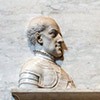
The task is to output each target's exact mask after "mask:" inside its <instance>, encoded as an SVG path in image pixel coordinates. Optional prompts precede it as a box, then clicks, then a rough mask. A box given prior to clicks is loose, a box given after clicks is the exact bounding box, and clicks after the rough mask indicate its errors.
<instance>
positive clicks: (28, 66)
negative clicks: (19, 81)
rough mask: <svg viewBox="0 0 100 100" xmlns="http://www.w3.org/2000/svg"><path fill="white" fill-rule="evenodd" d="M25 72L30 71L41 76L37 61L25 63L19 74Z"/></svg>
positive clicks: (32, 60)
mask: <svg viewBox="0 0 100 100" xmlns="http://www.w3.org/2000/svg"><path fill="white" fill-rule="evenodd" d="M25 71H30V72H33V73H36V74H38V75H40V74H42V68H41V67H40V66H39V59H36V58H34V59H31V60H29V61H28V62H26V63H25V64H24V65H23V66H22V69H21V73H22V72H25Z"/></svg>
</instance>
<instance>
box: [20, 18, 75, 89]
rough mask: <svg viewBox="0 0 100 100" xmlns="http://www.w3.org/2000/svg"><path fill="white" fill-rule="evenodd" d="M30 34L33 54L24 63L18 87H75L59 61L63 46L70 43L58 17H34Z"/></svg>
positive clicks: (29, 38)
mask: <svg viewBox="0 0 100 100" xmlns="http://www.w3.org/2000/svg"><path fill="white" fill-rule="evenodd" d="M27 36H28V40H29V43H30V47H31V49H32V51H33V54H34V55H33V59H31V60H30V61H28V62H26V63H25V64H24V66H23V67H22V70H21V72H20V75H19V76H20V79H19V87H20V88H25V89H32V88H40V89H52V90H59V89H60V90H62V89H63V90H65V89H68V88H74V87H75V84H74V82H73V80H72V79H71V78H70V77H69V75H68V74H67V73H66V72H65V71H64V70H63V69H62V68H61V66H59V65H58V64H57V63H56V61H57V60H63V59H64V57H63V54H64V49H65V50H66V49H67V47H66V45H65V44H64V41H63V38H62V35H61V32H60V29H59V26H58V25H57V23H56V22H55V20H54V19H52V18H50V17H36V18H33V19H32V20H31V21H30V23H29V26H28V31H27Z"/></svg>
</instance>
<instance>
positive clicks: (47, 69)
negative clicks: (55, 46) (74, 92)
mask: <svg viewBox="0 0 100 100" xmlns="http://www.w3.org/2000/svg"><path fill="white" fill-rule="evenodd" d="M34 61H35V62H34ZM27 71H29V72H30V73H31V75H33V76H34V77H33V76H32V77H33V80H35V81H33V82H34V83H33V85H37V86H38V87H41V88H52V89H66V88H67V85H68V82H69V81H71V80H70V78H69V77H68V76H66V75H67V74H66V73H65V72H64V71H63V70H62V69H61V68H60V67H59V66H58V65H56V64H55V63H54V62H52V61H50V60H47V59H39V58H35V59H33V60H32V61H30V62H29V63H28V64H26V65H25V66H24V67H23V69H22V71H21V73H22V75H23V76H25V72H27ZM23 73H24V74H23ZM30 73H28V74H30ZM22 75H21V76H22ZM28 76H30V75H28ZM25 78H27V79H29V78H28V77H21V78H20V80H21V81H22V84H24V83H25V81H24V80H23V79H25ZM35 78H36V79H35ZM21 81H20V83H21ZM30 81H31V80H29V81H28V82H29V83H28V82H27V84H30V83H31V84H32V81H31V82H30Z"/></svg>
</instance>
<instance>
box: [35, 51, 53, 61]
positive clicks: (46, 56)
mask: <svg viewBox="0 0 100 100" xmlns="http://www.w3.org/2000/svg"><path fill="white" fill-rule="evenodd" d="M33 52H34V55H35V56H39V57H42V58H44V59H48V60H51V61H53V62H55V59H54V57H53V56H52V55H50V54H48V53H46V52H45V51H43V50H40V51H39V50H33Z"/></svg>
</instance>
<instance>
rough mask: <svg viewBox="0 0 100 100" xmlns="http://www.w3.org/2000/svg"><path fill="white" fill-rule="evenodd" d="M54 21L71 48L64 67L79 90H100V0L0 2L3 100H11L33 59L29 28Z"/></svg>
mask: <svg viewBox="0 0 100 100" xmlns="http://www.w3.org/2000/svg"><path fill="white" fill-rule="evenodd" d="M39 15H46V16H51V17H53V18H54V19H55V20H56V21H57V22H58V24H59V26H60V27H61V31H62V34H63V37H64V40H65V42H66V44H67V46H68V51H67V52H65V60H64V62H63V63H62V67H63V68H64V69H65V70H66V71H67V72H68V73H69V74H70V76H72V77H73V80H74V81H75V83H76V86H77V88H78V89H80V88H81V89H100V0H26V1H25V0H0V100H10V99H11V95H10V90H11V88H13V87H15V86H17V81H18V77H19V76H18V75H19V71H20V69H21V66H22V64H23V63H24V62H26V61H27V60H29V59H30V58H32V56H33V55H32V53H31V52H30V49H29V47H28V46H27V38H26V33H25V32H26V26H27V24H28V22H29V20H30V19H31V18H32V17H35V16H39Z"/></svg>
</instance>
